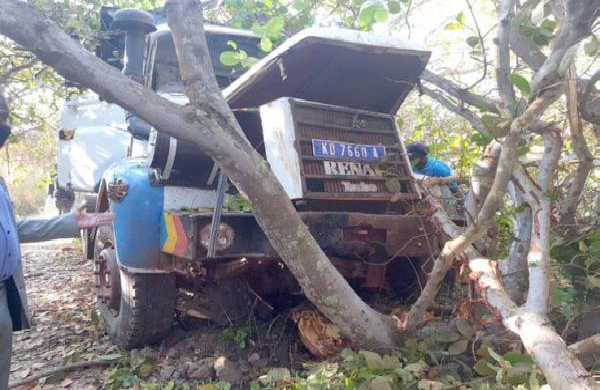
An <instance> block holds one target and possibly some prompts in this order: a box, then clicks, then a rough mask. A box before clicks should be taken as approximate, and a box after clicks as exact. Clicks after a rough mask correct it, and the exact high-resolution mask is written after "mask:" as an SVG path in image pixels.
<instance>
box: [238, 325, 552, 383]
mask: <svg viewBox="0 0 600 390" xmlns="http://www.w3.org/2000/svg"><path fill="white" fill-rule="evenodd" d="M462 337H463V336H461V334H458V333H453V332H444V334H440V335H438V336H437V337H436V338H430V339H428V340H425V341H421V342H417V341H416V340H414V339H409V340H406V341H405V343H404V346H403V347H401V348H400V349H399V350H397V351H396V352H393V353H389V354H386V355H381V354H378V353H375V352H371V351H364V350H361V351H355V350H351V349H344V350H343V351H342V352H341V353H340V355H339V357H338V358H337V359H335V360H332V361H325V362H318V363H313V362H309V363H305V364H304V370H303V371H300V372H296V373H294V374H292V373H291V372H290V371H289V370H288V369H286V368H277V369H272V370H270V371H269V372H268V373H267V374H266V375H263V376H261V377H260V378H259V381H258V382H253V383H252V384H251V385H250V389H252V390H276V389H278V390H288V389H289V390H292V389H293V390H309V389H310V390H321V389H323V390H325V389H340V390H341V389H344V390H379V389H384V390H385V389H424V390H429V389H431V390H433V389H436V390H437V389H439V390H442V389H463V390H468V389H502V390H504V389H506V390H513V389H523V390H525V389H529V390H537V389H540V388H541V383H540V382H541V379H540V375H539V371H538V370H537V368H536V367H535V365H534V364H533V361H532V359H531V358H530V357H529V356H528V355H523V354H519V353H513V352H509V353H506V354H504V355H501V354H498V353H496V352H495V351H494V350H493V349H491V348H488V347H482V348H479V349H478V351H477V357H478V360H477V361H476V363H475V367H474V369H471V368H469V366H468V365H467V364H466V363H465V361H464V359H466V358H465V357H464V356H462V357H455V355H458V354H454V353H453V351H452V346H453V345H456V342H457V341H460V340H465V341H466V343H461V344H465V346H466V345H467V344H468V343H469V342H468V341H467V340H466V339H464V338H462ZM450 340H454V341H450ZM432 350H436V351H437V352H436V353H435V354H432V353H431V351H432ZM465 350H466V348H464V350H462V351H461V353H463V352H465Z"/></svg>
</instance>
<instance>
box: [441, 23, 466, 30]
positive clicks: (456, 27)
mask: <svg viewBox="0 0 600 390" xmlns="http://www.w3.org/2000/svg"><path fill="white" fill-rule="evenodd" d="M462 27H463V25H462V24H460V23H458V22H450V23H448V24H446V26H444V29H446V30H448V31H452V30H460V29H461V28H462Z"/></svg>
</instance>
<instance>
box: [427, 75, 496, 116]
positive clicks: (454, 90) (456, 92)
mask: <svg viewBox="0 0 600 390" xmlns="http://www.w3.org/2000/svg"><path fill="white" fill-rule="evenodd" d="M421 79H422V80H424V81H427V82H428V83H431V84H433V85H435V86H436V87H438V88H439V89H441V90H443V91H445V92H447V93H448V94H450V95H451V96H453V97H454V98H456V99H458V100H459V101H460V102H463V103H466V104H469V105H471V106H475V107H477V108H479V109H480V110H483V111H488V112H493V113H495V114H499V113H500V111H499V110H498V102H497V101H496V100H493V99H490V98H487V97H485V96H480V95H476V94H474V93H472V92H469V91H466V90H465V89H464V88H463V87H461V86H459V85H457V84H455V83H453V82H452V81H450V80H448V79H446V78H444V77H442V76H439V75H437V74H435V73H432V72H429V71H427V70H426V71H424V72H423V73H422V74H421Z"/></svg>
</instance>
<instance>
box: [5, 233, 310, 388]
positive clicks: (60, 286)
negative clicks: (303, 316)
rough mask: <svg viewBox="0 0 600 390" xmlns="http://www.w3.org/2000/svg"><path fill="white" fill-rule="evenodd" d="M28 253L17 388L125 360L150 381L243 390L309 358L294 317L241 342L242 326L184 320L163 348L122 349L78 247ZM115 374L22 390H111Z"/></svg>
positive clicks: (56, 245)
mask: <svg viewBox="0 0 600 390" xmlns="http://www.w3.org/2000/svg"><path fill="white" fill-rule="evenodd" d="M22 252H23V253H22V256H23V264H24V271H25V280H26V284H27V288H28V297H29V305H30V311H31V312H32V313H33V327H32V329H31V330H27V331H23V332H19V333H16V334H15V335H14V336H15V337H14V343H13V344H14V345H13V355H12V356H13V362H12V367H11V382H16V381H19V380H22V379H24V378H27V377H30V376H32V375H35V374H38V373H40V372H43V371H45V370H47V369H49V368H56V367H60V366H63V365H65V364H71V363H75V362H81V361H86V360H98V359H109V360H110V359H116V358H118V357H119V356H121V357H122V358H118V359H117V360H118V361H119V362H127V361H128V362H129V367H135V366H138V365H139V364H140V362H144V361H149V362H151V364H150V365H149V366H146V367H145V369H144V372H143V375H144V378H143V381H144V382H157V383H159V384H161V383H168V382H169V381H175V382H176V383H178V384H190V385H192V384H197V383H206V382H208V381H211V380H227V381H228V382H231V383H232V384H233V385H234V388H235V387H238V386H239V387H240V388H242V387H247V383H248V382H249V381H251V380H254V379H255V378H256V377H258V376H259V375H261V374H264V373H265V372H267V371H268V370H269V369H270V368H272V367H288V368H292V367H294V366H297V365H298V364H299V363H300V361H302V360H304V359H308V358H309V355H308V354H307V353H306V352H305V350H303V348H302V346H301V345H299V343H298V342H297V338H296V329H295V326H294V324H293V322H292V321H291V320H290V318H289V316H288V315H277V316H275V317H274V318H273V319H271V320H269V321H264V322H260V323H257V322H256V321H252V322H251V323H249V324H247V325H246V326H245V327H243V328H242V331H241V333H240V334H239V335H238V339H235V337H234V335H235V331H236V330H238V329H240V328H239V327H237V328H230V329H228V328H226V327H225V328H224V327H215V326H211V325H209V324H206V323H202V322H199V321H193V320H190V319H189V318H186V319H180V320H179V321H176V323H175V325H174V326H173V328H172V331H171V333H170V335H169V336H168V337H167V338H166V339H165V340H164V341H163V342H162V343H160V344H158V345H155V346H150V347H146V348H144V349H141V350H132V351H123V350H119V349H118V348H117V347H115V346H114V345H113V344H112V343H111V341H110V340H109V339H108V337H107V336H106V335H105V332H104V330H103V327H102V323H101V321H99V318H98V317H97V314H96V310H95V303H94V294H93V292H92V278H93V274H92V269H93V265H92V263H91V261H88V260H84V259H83V257H82V255H81V251H80V250H79V249H78V246H77V243H76V242H75V241H70V240H62V241H55V242H52V243H47V244H28V245H23V246H22ZM244 344H245V345H244ZM111 361H112V360H111ZM123 364H125V365H127V363H120V367H123ZM114 370H115V366H114V365H113V366H112V367H108V368H93V369H86V370H78V371H74V372H69V373H66V374H60V375H54V376H51V377H49V378H46V379H45V380H41V381H36V382H34V383H33V384H32V385H28V386H23V387H21V388H22V389H25V388H29V389H77V390H87V389H90V390H91V389H102V388H109V387H108V383H110V379H109V378H110V375H111V373H112V372H114ZM132 372H133V371H132ZM244 385H246V386H244ZM111 388H115V387H114V386H113V387H111ZM117 388H129V387H117ZM131 388H136V387H131Z"/></svg>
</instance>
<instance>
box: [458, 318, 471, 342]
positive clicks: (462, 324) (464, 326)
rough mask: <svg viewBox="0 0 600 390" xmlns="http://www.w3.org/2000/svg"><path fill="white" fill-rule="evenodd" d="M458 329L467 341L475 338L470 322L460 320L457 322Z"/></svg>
mask: <svg viewBox="0 0 600 390" xmlns="http://www.w3.org/2000/svg"><path fill="white" fill-rule="evenodd" d="M456 329H457V330H458V331H459V332H460V334H462V335H463V336H464V337H465V338H467V339H470V338H471V337H473V333H474V332H473V327H472V326H471V324H469V321H467V320H465V319H464V318H458V319H457V320H456Z"/></svg>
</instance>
